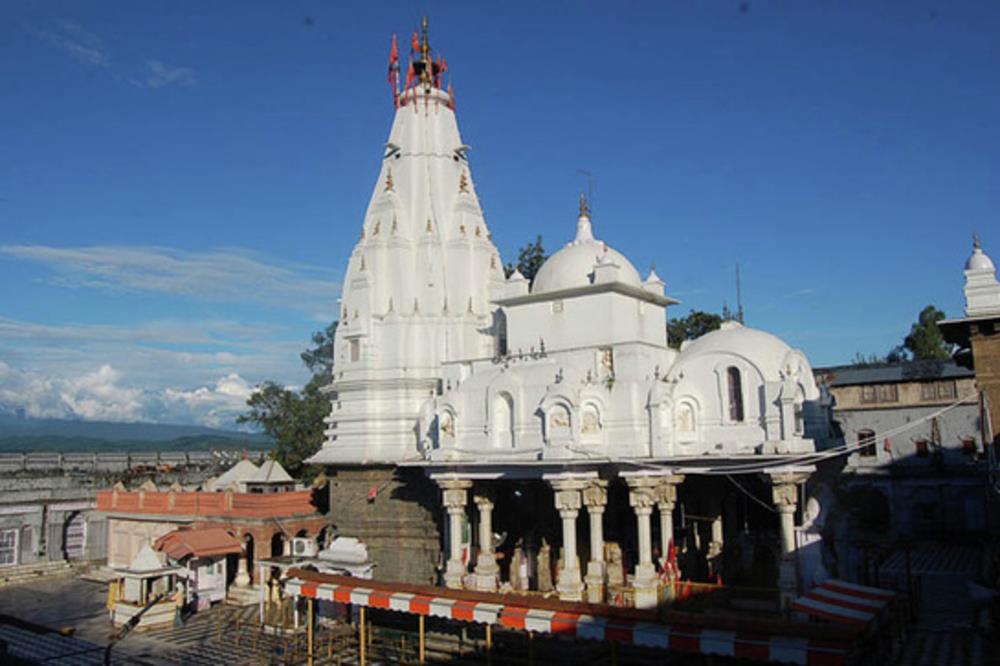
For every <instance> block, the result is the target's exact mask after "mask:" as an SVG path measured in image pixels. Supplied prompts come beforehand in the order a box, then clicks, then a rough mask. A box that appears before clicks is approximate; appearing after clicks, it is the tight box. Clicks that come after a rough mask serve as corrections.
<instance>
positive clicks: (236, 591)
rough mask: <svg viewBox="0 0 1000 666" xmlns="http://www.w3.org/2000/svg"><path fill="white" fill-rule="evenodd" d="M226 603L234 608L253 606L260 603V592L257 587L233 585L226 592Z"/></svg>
mask: <svg viewBox="0 0 1000 666" xmlns="http://www.w3.org/2000/svg"><path fill="white" fill-rule="evenodd" d="M226 603H227V604H231V605H233V606H253V605H256V604H258V603H260V590H258V589H257V588H256V587H239V586H237V585H232V586H230V587H229V590H228V591H227V592H226Z"/></svg>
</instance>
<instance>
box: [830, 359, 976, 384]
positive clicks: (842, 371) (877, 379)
mask: <svg viewBox="0 0 1000 666" xmlns="http://www.w3.org/2000/svg"><path fill="white" fill-rule="evenodd" d="M813 374H815V375H816V378H817V381H821V382H822V383H825V384H827V385H828V386H851V385H855V384H891V383H895V382H919V381H932V380H935V379H965V378H972V377H975V376H976V373H975V372H973V371H972V370H969V369H968V368H963V367H961V366H959V365H957V364H956V363H955V362H954V361H911V362H908V363H894V364H891V365H890V364H883V365H840V366H835V367H831V368H814V369H813ZM826 378H829V381H826Z"/></svg>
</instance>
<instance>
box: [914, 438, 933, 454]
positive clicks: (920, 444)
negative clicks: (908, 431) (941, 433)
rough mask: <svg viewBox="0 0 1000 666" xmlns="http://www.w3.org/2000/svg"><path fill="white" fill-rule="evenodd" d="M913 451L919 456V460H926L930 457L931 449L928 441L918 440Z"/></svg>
mask: <svg viewBox="0 0 1000 666" xmlns="http://www.w3.org/2000/svg"><path fill="white" fill-rule="evenodd" d="M913 450H914V452H915V453H916V454H917V457H918V458H926V457H927V456H928V455H930V447H929V446H928V444H927V440H926V439H918V440H917V441H915V442H913Z"/></svg>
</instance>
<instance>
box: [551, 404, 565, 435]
mask: <svg viewBox="0 0 1000 666" xmlns="http://www.w3.org/2000/svg"><path fill="white" fill-rule="evenodd" d="M549 427H550V428H551V429H552V430H562V429H565V430H568V429H569V412H568V411H567V410H566V408H565V407H563V406H562V405H556V406H555V407H553V408H552V409H551V410H550V411H549Z"/></svg>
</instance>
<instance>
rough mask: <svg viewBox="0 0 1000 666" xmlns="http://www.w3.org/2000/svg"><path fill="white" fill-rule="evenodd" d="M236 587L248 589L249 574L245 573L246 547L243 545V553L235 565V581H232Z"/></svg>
mask: <svg viewBox="0 0 1000 666" xmlns="http://www.w3.org/2000/svg"><path fill="white" fill-rule="evenodd" d="M233 582H234V583H235V584H236V587H250V573H249V572H248V571H247V546H246V543H244V544H243V551H242V552H241V553H240V558H239V560H238V561H237V564H236V579H235V580H234V581H233Z"/></svg>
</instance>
